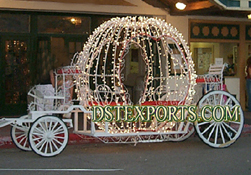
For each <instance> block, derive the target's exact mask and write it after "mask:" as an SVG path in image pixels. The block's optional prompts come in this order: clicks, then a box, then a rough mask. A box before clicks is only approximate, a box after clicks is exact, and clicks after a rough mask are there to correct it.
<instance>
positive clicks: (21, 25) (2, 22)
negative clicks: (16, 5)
mask: <svg viewBox="0 0 251 175" xmlns="http://www.w3.org/2000/svg"><path fill="white" fill-rule="evenodd" d="M0 32H13V33H28V32H29V15H24V14H1V15H0Z"/></svg>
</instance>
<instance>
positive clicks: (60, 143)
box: [53, 138, 63, 145]
mask: <svg viewBox="0 0 251 175" xmlns="http://www.w3.org/2000/svg"><path fill="white" fill-rule="evenodd" d="M53 140H54V141H55V142H57V143H58V144H59V145H62V144H63V143H62V142H60V141H58V140H57V139H55V138H54V139H53Z"/></svg>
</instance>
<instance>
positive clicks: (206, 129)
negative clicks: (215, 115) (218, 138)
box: [201, 123, 214, 135]
mask: <svg viewBox="0 0 251 175" xmlns="http://www.w3.org/2000/svg"><path fill="white" fill-rule="evenodd" d="M213 125H214V123H211V124H210V125H209V126H208V128H207V129H205V130H204V131H203V132H202V133H201V134H202V135H204V134H205V133H206V132H207V131H208V130H209V129H210V128H211V127H212V126H213Z"/></svg>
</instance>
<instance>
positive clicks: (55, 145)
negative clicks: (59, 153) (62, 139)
mask: <svg viewBox="0 0 251 175" xmlns="http://www.w3.org/2000/svg"><path fill="white" fill-rule="evenodd" d="M51 143H52V144H53V145H54V147H55V148H56V149H57V150H58V146H57V144H56V143H55V142H54V140H52V141H51Z"/></svg>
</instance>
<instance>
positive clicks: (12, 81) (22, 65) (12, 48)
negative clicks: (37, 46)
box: [5, 40, 31, 104]
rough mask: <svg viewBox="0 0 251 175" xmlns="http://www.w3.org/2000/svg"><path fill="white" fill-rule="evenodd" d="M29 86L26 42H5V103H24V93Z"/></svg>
mask: <svg viewBox="0 0 251 175" xmlns="http://www.w3.org/2000/svg"><path fill="white" fill-rule="evenodd" d="M30 84H31V78H30V69H29V66H28V60H27V42H26V41H21V40H7V41H5V91H6V93H5V103H6V104H20V103H26V93H27V90H28V88H29V86H30Z"/></svg>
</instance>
